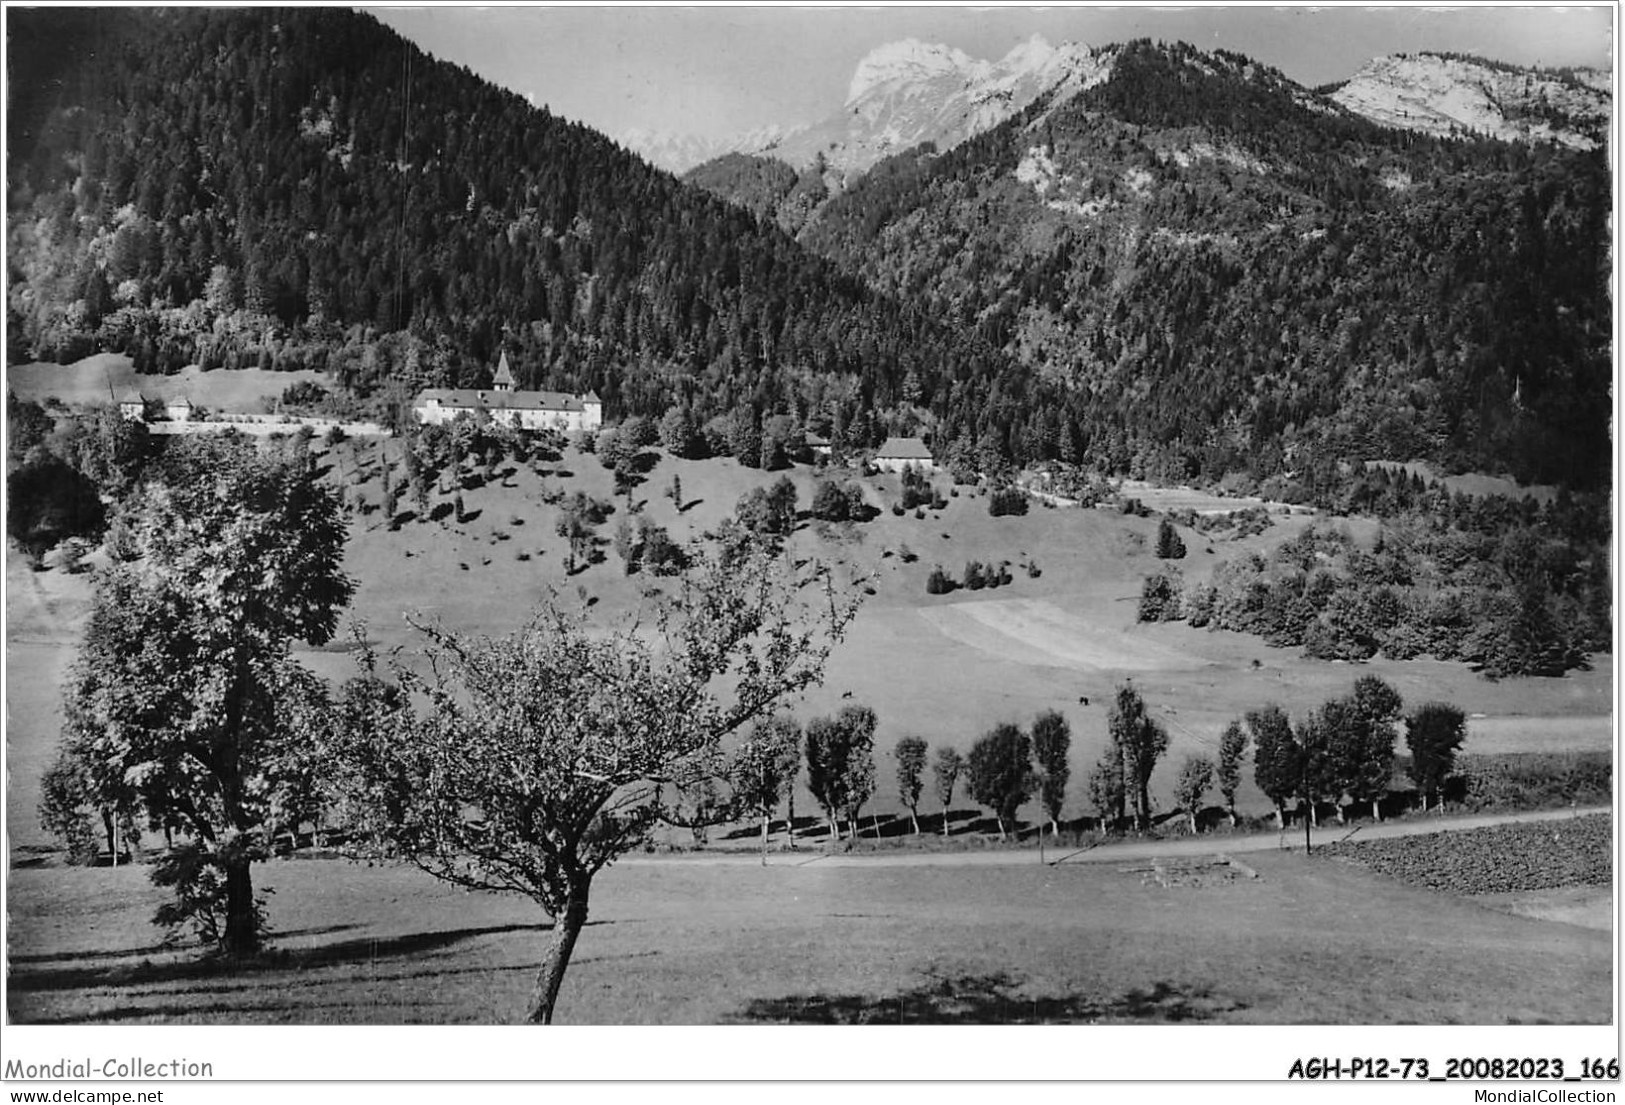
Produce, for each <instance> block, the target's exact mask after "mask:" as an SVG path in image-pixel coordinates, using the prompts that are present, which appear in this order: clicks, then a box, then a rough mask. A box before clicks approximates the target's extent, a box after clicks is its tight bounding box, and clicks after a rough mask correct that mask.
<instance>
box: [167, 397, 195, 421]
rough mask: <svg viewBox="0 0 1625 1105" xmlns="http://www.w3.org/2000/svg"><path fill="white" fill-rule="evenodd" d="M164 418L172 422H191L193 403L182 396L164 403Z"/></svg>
mask: <svg viewBox="0 0 1625 1105" xmlns="http://www.w3.org/2000/svg"><path fill="white" fill-rule="evenodd" d="M164 417H165V418H168V419H169V420H170V421H171V422H190V421H191V420H192V401H191V400H190V399H188V398H187V397H186V396H184V395H181V396H178V397H176V398H174V399H170V400H168V401H166V402H165V403H164Z"/></svg>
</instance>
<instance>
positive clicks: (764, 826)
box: [762, 810, 767, 867]
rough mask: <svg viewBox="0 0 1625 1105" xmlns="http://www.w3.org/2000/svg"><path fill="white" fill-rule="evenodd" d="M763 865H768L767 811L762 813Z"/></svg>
mask: <svg viewBox="0 0 1625 1105" xmlns="http://www.w3.org/2000/svg"><path fill="white" fill-rule="evenodd" d="M762 866H763V867H766V866H767V812H766V811H765V810H764V811H763V813H762Z"/></svg>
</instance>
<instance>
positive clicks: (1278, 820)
mask: <svg viewBox="0 0 1625 1105" xmlns="http://www.w3.org/2000/svg"><path fill="white" fill-rule="evenodd" d="M1275 827H1276V828H1277V829H1280V830H1281V831H1282V832H1283V833H1284V832H1286V807H1285V806H1283V805H1281V804H1280V803H1279V802H1277V803H1276V804H1275Z"/></svg>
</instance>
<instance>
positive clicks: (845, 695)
mask: <svg viewBox="0 0 1625 1105" xmlns="http://www.w3.org/2000/svg"><path fill="white" fill-rule="evenodd" d="M841 697H842V698H851V697H852V692H851V691H842V692H841Z"/></svg>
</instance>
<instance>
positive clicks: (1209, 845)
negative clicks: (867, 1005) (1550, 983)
mask: <svg viewBox="0 0 1625 1105" xmlns="http://www.w3.org/2000/svg"><path fill="white" fill-rule="evenodd" d="M1609 812H1611V811H1610V810H1609V808H1608V807H1607V806H1585V807H1579V808H1575V809H1566V810H1534V811H1529V812H1523V813H1497V814H1477V815H1472V816H1467V817H1441V818H1438V819H1437V820H1435V819H1433V818H1430V817H1413V818H1407V819H1405V820H1401V821H1386V822H1383V823H1382V824H1380V825H1379V824H1367V823H1361V824H1358V825H1338V824H1337V823H1336V822H1328V823H1326V824H1323V825H1321V827H1320V828H1318V829H1314V830H1312V831H1311V839H1312V843H1313V845H1314V846H1316V847H1318V846H1320V845H1324V844H1331V843H1332V842H1334V841H1338V840H1342V839H1344V838H1345V837H1348V838H1351V839H1354V840H1376V839H1381V838H1383V837H1392V836H1419V835H1422V834H1425V833H1439V832H1462V831H1465V830H1467V829H1483V828H1488V827H1489V826H1491V825H1509V824H1513V823H1515V822H1521V821H1568V820H1571V819H1573V818H1576V817H1585V816H1587V815H1589V814H1598V813H1609ZM1302 847H1303V828H1302V827H1301V826H1297V827H1294V828H1292V829H1289V830H1288V831H1287V832H1285V833H1247V834H1241V835H1234V836H1226V835H1222V834H1209V835H1206V836H1189V837H1179V838H1178V839H1175V840H1125V841H1119V842H1114V843H1108V844H1102V845H1100V846H1099V847H1092V846H1091V847H1086V848H1083V849H1079V848H1074V847H1066V848H1056V847H1055V846H1053V845H1049V844H1046V846H1045V849H1044V859H1045V862H1047V863H1051V864H1056V863H1069V864H1070V863H1118V862H1121V861H1123V860H1137V859H1157V858H1162V857H1167V858H1174V857H1178V856H1210V855H1215V854H1218V853H1224V854H1226V855H1232V854H1238V853H1246V852H1272V851H1295V850H1299V849H1301V848H1302ZM619 862H620V864H621V865H627V864H645V863H700V864H732V863H747V864H748V863H754V864H760V863H761V862H762V859H761V855H760V853H758V852H701V853H692V854H684V855H668V856H628V857H627V858H625V859H623V860H620V861H619ZM767 862H768V865H769V866H773V867H801V866H806V865H810V864H817V865H818V866H820V867H939V866H941V867H955V866H965V867H998V866H1014V865H1017V864H1033V863H1037V862H1038V849H1037V847H1031V848H1010V849H996V850H993V849H990V850H988V851H985V852H907V851H896V852H855V853H854V852H840V851H835V850H828V851H825V850H803V851H798V852H769V853H768V855H767Z"/></svg>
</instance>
